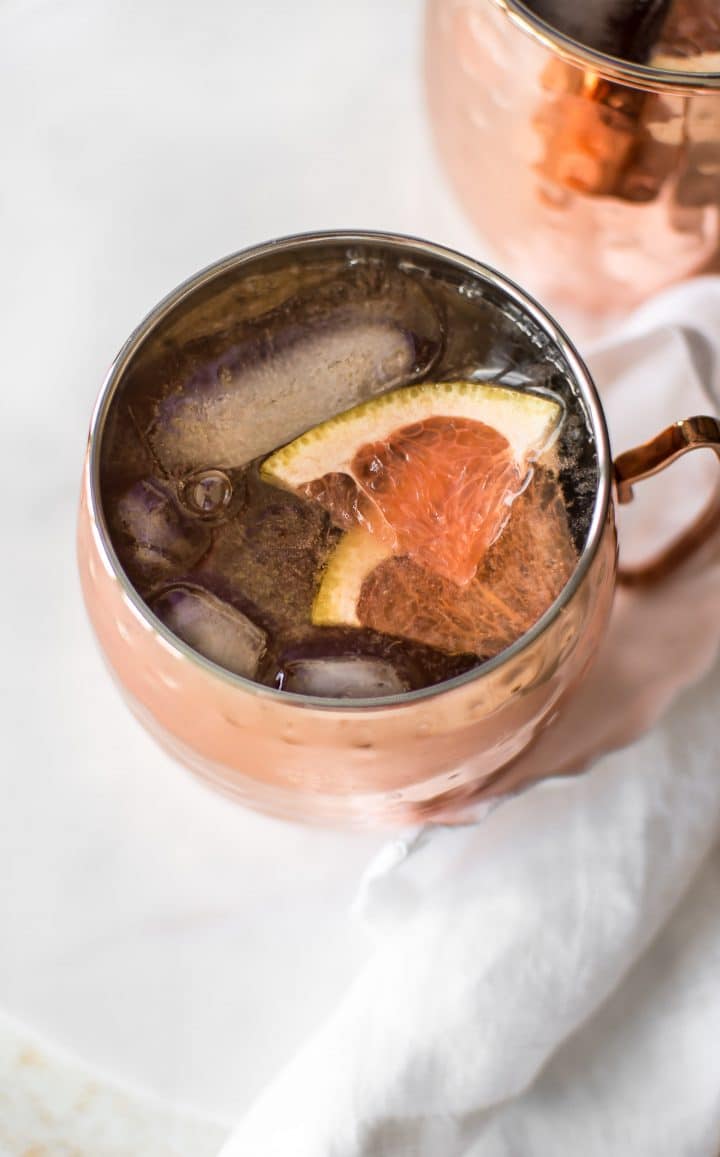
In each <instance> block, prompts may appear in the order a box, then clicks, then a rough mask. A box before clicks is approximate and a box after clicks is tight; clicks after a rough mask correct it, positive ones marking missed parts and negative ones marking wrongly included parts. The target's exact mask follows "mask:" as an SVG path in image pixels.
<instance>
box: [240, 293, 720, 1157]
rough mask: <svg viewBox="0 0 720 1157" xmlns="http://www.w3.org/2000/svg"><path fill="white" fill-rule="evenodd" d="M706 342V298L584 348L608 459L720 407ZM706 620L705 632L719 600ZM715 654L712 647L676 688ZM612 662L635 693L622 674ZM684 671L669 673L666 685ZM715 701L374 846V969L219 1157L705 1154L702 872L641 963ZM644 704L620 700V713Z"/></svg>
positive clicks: (367, 892) (698, 471)
mask: <svg viewBox="0 0 720 1157" xmlns="http://www.w3.org/2000/svg"><path fill="white" fill-rule="evenodd" d="M719 335H720V281H718V280H715V279H702V280H698V281H697V282H695V283H692V284H690V285H687V286H683V287H681V288H679V289H675V290H672V291H671V292H669V293H667V294H665V295H663V296H662V297H661V298H659V299H657V301H655V302H653V303H651V304H650V305H648V306H646V307H644V308H643V309H642V310H641V311H639V312H638V314H637V315H636V316H635V317H634V318H632V319H631V321H630V322H629V323H628V325H627V326H626V327H625V328H624V330H623V331H622V332H621V333H620V334H619V335H618V336H617V337H615V338H614V339H613V340H612V341H611V342H606V343H605V344H603V345H602V346H599V347H598V348H597V349H595V350H594V351H591V356H590V361H591V364H592V366H593V368H594V370H595V373H596V375H597V378H598V381H599V382H600V384H601V386H602V388H603V390H604V392H605V396H606V400H607V403H608V412H609V416H610V424H611V434H612V435H613V436H614V437H613V441H614V445H615V448H616V450H619V449H622V448H624V447H626V446H628V445H630V444H632V443H633V442H635V441H637V440H638V439H642V438H645V437H648V436H649V435H651V434H652V433H653V432H656V431H657V429H658V427H659V425H662V424H663V415H665V419H664V420H670V419H671V418H672V417H680V416H684V415H686V414H688V413H690V412H697V411H698V410H705V411H706V412H707V411H710V412H712V410H713V409H715V408H716V407H715V403H714V401H713V391H714V390H716V388H717V385H718V375H717V368H716V365H715V357H716V354H717V353H718V351H719V350H720V340H719ZM703 391H705V392H704V393H703ZM695 457H696V458H698V459H701V458H702V459H703V464H702V467H701V466H700V463H699V462H695V463H693V464H692V465H690V466H688V469H687V470H686V472H685V474H684V475H683V481H682V485H681V484H680V483H679V482H678V480H677V479H675V480H673V479H672V478H671V476H670V474H668V475H667V476H666V477H665V481H664V483H663V487H664V489H663V490H658V491H656V493H655V494H654V495H653V498H652V503H651V505H650V506H646V508H645V510H644V513H643V516H642V524H641V525H640V526H635V527H634V528H632V530H633V532H634V533H633V534H632V538H633V541H634V542H635V543H637V540H638V538H640V537H644V538H645V539H646V541H645V542H643V543H642V545H643V546H644V547H645V548H647V545H648V541H647V540H649V539H651V538H653V537H655V536H657V535H659V534H663V533H667V532H668V530H670V529H671V528H672V526H673V524H674V523H676V522H678V521H679V520H680V519H679V517H678V515H679V514H680V515H682V516H683V517H685V516H686V515H687V513H688V510H689V509H690V507H692V506H693V505H698V503H699V500H700V491H701V490H702V489H703V488H704V487H705V486H706V480H707V478H708V470H709V472H710V474H709V476H710V477H712V476H713V475H712V471H713V470H714V469H716V464H715V463H714V462H712V461H710V462H709V463H708V462H707V461H706V460H705V458H704V456H702V455H697V456H695ZM626 529H627V528H626ZM640 532H643V533H642V534H641V533H640ZM630 537H631V535H630V533H629V532H628V534H626V535H625V538H626V540H627V539H628V538H630ZM629 548H630V543H629V542H626V549H628V550H629ZM714 581H716V580H714ZM673 589H674V591H675V592H676V596H677V598H678V600H681V599H682V598H683V591H684V588H683V585H682V583H678V584H676V586H675V587H674V588H673ZM715 591H717V592H718V593H717V594H715V593H714V592H715ZM685 593H686V594H687V592H685ZM711 605H712V607H713V609H714V611H715V615H716V616H717V613H718V611H720V587H717V586H715V587H714V590H713V592H712V604H711ZM676 611H677V614H678V615H680V616H681V617H682V614H683V613H684V614H691V615H692V614H695V613H697V614H699V615H700V616H702V615H703V614H705V613H706V611H707V607H706V606H705V605H703V606H701V605H700V600H698V601H697V602H695V600H693V602H692V604H691V605H690V607H688V606H686V605H684V604H683V605H682V606H680V604H678V606H677V607H676ZM658 613H662V615H663V617H665V616H666V615H667V606H664V607H663V609H662V611H660V610H659V611H658ZM651 634H652V626H651V624H650V630H649V633H648V638H650V635H651ZM715 650H716V640H715V639H713V642H712V644H711V647H710V648H709V650H708V651H705V652H703V656H704V657H703V662H702V664H700V665H698V664H697V663H696V664H695V666H693V667H692V673H693V675H697V674H699V673H700V670H699V666H704V667H707V665H708V664H709V663H710V662H711V660H712V656H713V654H714V652H715ZM685 657H686V658H687V656H685ZM625 659H626V666H627V665H629V669H630V670H632V671H633V672H634V673H635V674H636V680H644V679H645V675H646V673H644V672H643V667H642V663H638V662H637V661H636V660H637V655H635V656H633V655H630V656H627V655H626V656H625ZM677 661H678V657H677V654H676V653H675V652H674V651H673V652H672V653H665V654H664V664H665V665H666V666H667V667H668V668H669V669H670V670H672V669H673V667H674V665H675V664H676V663H677ZM691 666H692V664H691ZM650 682H651V681H649V682H648V685H650ZM673 686H674V688H675V689H676V684H673ZM656 690H657V689H656ZM666 692H667V687H665V688H664V690H660V691H658V693H657V694H656V696H655V699H656V701H657V710H660V709H661V707H664V706H665V705H666V700H667V693H666ZM719 693H720V671H718V670H716V671H715V672H714V674H713V675H712V676H711V677H710V678H709V679H708V680H706V681H705V683H704V684H703V685H702V686H701V688H700V689H696V690H694V691H690V692H686V693H685V694H684V696H683V697H682V700H681V701H680V702H679V703H678V704H677V705H675V706H674V707H673V709H672V710H671V711H670V713H669V715H668V716H667V717H666V718H665V719H664V721H663V722H662V723H661V725H660V726H658V727H657V728H656V729H655V730H654V731H653V732H651V733H650V734H648V735H647V736H646V737H645V738H644V739H642V740H640V741H639V742H636V743H635V744H634V745H633V746H632V747H630V748H627V749H626V750H624V751H619V752H616V753H615V754H613V755H611V756H608V757H606V758H604V759H603V760H602V761H601V762H600V763H599V764H598V765H597V766H596V767H595V768H594V770H593V771H592V772H590V773H588V774H585V775H583V776H580V777H577V778H570V779H565V780H552V781H550V782H548V783H545V784H542V785H540V786H539V787H536V788H534V789H532V790H530V791H527V792H526V793H525V794H523V795H521V796H518V797H516V798H514V799H512V800H510V801H509V802H506V803H503V805H502V806H500V807H497V808H496V809H495V810H494V811H492V812H491V813H490V814H489V815H485V818H484V819H483V820H482V822H478V823H475V824H472V825H470V826H464V827H460V828H449V827H448V828H440V827H436V828H434V829H433V828H426V829H423V830H421V831H414V832H409V833H403V834H402V835H401V836H399V837H398V838H397V839H395V840H392V841H389V842H388V844H387V845H386V847H385V848H383V850H382V851H381V853H380V854H379V856H378V857H376V859H375V861H374V862H373V863H372V864H371V865H370V866H369V868H368V871H367V872H366V875H365V878H364V880H363V882H362V884H361V887H360V890H359V893H358V899H357V902H356V910H358V911H359V912H360V915H361V917H364V919H365V920H366V922H367V924H368V925H369V927H370V928H371V929H372V931H373V934H374V936H375V937H376V949H375V952H374V955H373V956H372V957H371V959H370V960H369V962H368V964H367V965H366V966H365V967H364V969H363V971H362V972H361V974H360V975H359V976H358V977H357V979H356V981H355V983H354V984H353V985H352V987H351V988H350V990H349V991H348V992H347V993H346V995H345V997H344V998H343V999H342V1001H341V1003H340V1004H339V1006H338V1008H337V1009H336V1011H335V1013H334V1014H333V1015H332V1016H331V1018H330V1019H329V1021H328V1022H327V1023H326V1024H325V1025H324V1027H323V1028H321V1030H320V1031H319V1032H318V1033H317V1035H316V1036H314V1038H313V1039H311V1040H310V1041H309V1042H308V1043H307V1045H306V1046H305V1047H304V1048H303V1049H302V1050H301V1051H300V1053H299V1054H298V1055H297V1056H296V1057H295V1059H294V1060H293V1061H292V1062H291V1063H290V1064H289V1065H288V1067H287V1068H286V1069H285V1070H284V1071H283V1072H281V1073H280V1075H279V1076H278V1077H277V1078H276V1079H275V1081H274V1082H273V1083H272V1084H271V1085H270V1086H269V1087H268V1088H267V1089H266V1090H265V1091H264V1093H263V1095H262V1096H261V1097H260V1098H259V1100H258V1101H257V1102H256V1104H255V1105H254V1106H253V1108H252V1109H251V1110H250V1112H249V1113H248V1114H247V1115H246V1116H245V1117H244V1119H243V1120H242V1121H241V1123H240V1124H239V1126H238V1128H237V1130H236V1132H235V1133H234V1135H233V1136H232V1137H231V1138H230V1140H229V1141H228V1142H227V1143H226V1145H225V1146H224V1147H223V1149H222V1152H221V1157H240V1155H241V1154H242V1155H243V1157H245V1155H246V1154H250V1153H253V1154H255V1153H258V1154H259V1153H262V1154H263V1157H276V1155H277V1157H280V1155H281V1154H282V1155H283V1157H285V1155H287V1154H290V1153H292V1154H293V1157H383V1155H387V1157H390V1155H392V1157H397V1155H399V1154H408V1155H410V1154H412V1157H456V1155H457V1157H461V1155H462V1157H475V1155H477V1157H480V1155H482V1157H537V1155H539V1154H542V1155H543V1157H545V1155H554V1154H558V1155H561V1157H564V1155H565V1154H570V1153H575V1152H577V1151H579V1150H580V1149H582V1151H583V1153H584V1154H585V1155H597V1157H615V1155H616V1154H617V1157H630V1155H632V1157H651V1155H652V1157H664V1155H667V1157H695V1155H698V1157H700V1155H707V1157H715V1154H716V1152H717V1146H718V1142H719V1141H720V1048H718V1045H717V1042H718V1040H720V984H719V983H718V979H717V978H718V976H719V975H720V971H719V970H718V964H719V963H720V896H719V895H718V882H719V881H720V860H719V859H718V857H717V856H715V857H714V858H713V859H712V860H711V861H709V862H708V865H707V867H706V868H705V869H704V874H703V876H702V879H701V881H700V883H699V884H698V886H697V887H696V888H695V889H694V890H693V892H692V895H691V897H690V898H689V900H688V902H687V904H686V905H685V907H684V908H683V907H681V909H680V912H679V914H678V916H677V917H676V919H675V921H673V922H672V923H671V924H670V925H669V926H668V928H667V930H666V932H665V934H664V936H662V937H661V938H660V939H659V940H657V942H656V943H655V944H654V945H653V947H652V948H651V949H650V950H649V951H647V950H648V946H649V945H650V944H651V942H652V941H653V938H655V937H656V936H657V934H658V932H659V930H660V929H661V927H662V926H663V925H664V924H665V922H666V921H667V920H668V917H669V916H670V914H671V912H672V910H673V908H674V907H675V905H676V904H677V902H678V900H679V899H680V898H681V897H682V895H683V893H684V892H685V891H686V889H687V888H688V886H689V885H690V883H691V881H692V879H693V877H694V876H695V875H696V873H697V871H698V868H699V866H700V865H701V863H702V862H703V860H704V859H705V858H706V857H707V856H708V853H709V852H710V850H711V849H712V847H713V845H714V843H715V841H716V839H717V837H718V833H719V831H720V731H719V728H718V719H717V710H716V703H717V701H718V694H719ZM643 694H644V687H637V686H635V685H634V684H633V683H632V682H630V692H629V695H628V699H629V702H628V707H629V709H632V707H633V703H632V702H630V701H631V700H632V699H633V695H634V696H635V699H637V700H638V701H641V700H643ZM645 698H647V695H645ZM645 708H646V709H647V704H645ZM596 712H597V715H598V718H599V719H600V720H602V718H603V712H604V699H603V696H602V694H598V697H597V705H596ZM651 716H652V710H649V713H648V711H647V710H646V715H645V716H644V718H645V719H649V718H650V717H651ZM612 725H613V721H612V720H608V727H609V728H610V730H612ZM554 769H555V768H554V766H553V765H548V766H547V768H546V771H547V773H548V774H551V773H552V772H553V770H554ZM643 954H645V956H644V957H643ZM641 957H642V958H643V959H641ZM239 1047H241V1046H240V1045H239Z"/></svg>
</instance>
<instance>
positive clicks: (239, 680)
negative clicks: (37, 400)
mask: <svg viewBox="0 0 720 1157" xmlns="http://www.w3.org/2000/svg"><path fill="white" fill-rule="evenodd" d="M329 243H331V244H333V243H335V244H337V245H338V246H348V247H352V246H358V245H360V246H361V245H363V244H371V245H375V246H377V245H382V246H385V247H390V248H393V247H394V248H396V249H400V250H402V251H404V252H405V253H407V254H408V255H409V254H410V253H412V252H414V253H416V254H419V255H421V256H422V255H424V256H427V257H433V258H435V259H439V260H441V261H443V262H446V263H447V262H449V263H450V264H452V265H453V266H455V267H456V268H459V269H462V270H464V271H465V272H466V273H468V274H470V275H472V276H473V277H480V278H481V279H482V280H484V281H485V282H486V283H487V282H489V283H490V284H491V285H493V286H494V287H495V288H497V289H499V290H501V291H502V293H503V294H504V295H506V296H507V298H509V299H510V301H512V302H513V303H514V304H516V305H519V306H520V307H521V308H522V309H523V310H524V311H526V312H527V313H528V314H529V315H530V316H531V317H532V318H533V320H534V321H535V322H536V323H537V324H538V325H539V326H540V328H541V329H542V331H543V332H544V334H545V335H546V336H547V337H549V338H550V340H551V341H552V342H553V343H554V345H555V347H556V349H557V350H558V351H559V352H560V353H561V355H562V356H563V357H564V359H565V360H566V362H567V364H568V367H569V369H570V373H571V375H572V377H573V380H574V382H575V384H576V386H577V389H578V390H579V392H580V396H581V398H582V401H583V403H584V404H585V406H586V409H587V413H588V417H589V421H590V426H591V433H592V436H593V437H594V440H595V447H596V452H597V461H598V480H597V488H596V492H595V504H594V508H593V514H592V519H591V522H590V527H589V531H588V535H587V539H586V542H585V545H584V547H583V549H582V552H581V554H580V556H579V558H578V561H577V565H576V566H575V569H574V570H573V573H572V574H571V576H570V578H569V579H568V581H567V583H566V584H565V586H564V587H563V589H562V591H561V592H560V594H559V595H558V597H557V598H556V599H555V601H554V602H553V603H552V604H551V605H550V607H548V609H547V610H546V611H545V613H544V614H543V615H541V617H540V618H539V619H538V621H537V622H536V623H535V624H534V625H533V626H532V627H531V628H530V630H528V631H526V632H525V633H524V634H523V635H521V636H520V637H519V638H518V639H516V640H515V642H514V643H512V644H511V645H510V646H509V647H507V648H506V649H505V650H504V651H501V652H500V653H499V654H498V655H495V656H494V657H493V658H491V659H487V660H486V661H485V662H484V663H479V664H478V665H477V666H476V667H473V668H472V670H470V671H467V672H465V673H464V674H462V675H457V676H455V677H454V678H452V679H447V680H445V681H443V682H442V683H437V684H434V685H432V686H430V687H423V688H420V689H419V690H415V691H406V692H403V693H402V694H399V695H388V696H384V697H382V698H377V699H353V700H351V701H349V700H347V699H331V698H321V697H319V696H315V695H302V694H296V693H293V694H292V695H290V694H288V693H287V692H285V691H279V690H277V689H275V688H273V687H267V686H265V685H264V684H260V683H255V682H253V681H252V680H251V679H246V678H245V677H243V676H242V675H236V674H234V673H233V672H231V671H228V670H227V669H226V668H224V667H220V666H219V665H218V664H216V663H213V662H212V660H210V659H206V658H205V657H204V656H203V655H200V654H199V653H198V652H197V651H195V650H193V649H192V648H191V647H189V646H188V645H187V644H186V643H184V642H183V641H182V640H181V639H179V638H178V637H177V636H176V635H174V634H173V633H172V632H171V631H170V630H169V629H168V628H167V627H166V626H165V624H164V623H163V622H161V620H160V619H159V618H158V617H157V616H156V615H155V614H153V612H152V611H151V610H150V608H149V607H148V605H147V604H146V603H145V602H144V601H143V599H142V598H141V597H140V595H139V594H138V592H137V591H136V590H135V588H134V587H133V585H132V583H131V582H130V580H129V578H128V576H127V575H126V573H125V571H124V569H123V567H122V565H121V563H120V560H119V558H118V556H117V554H116V552H115V549H114V547H113V545H112V541H111V539H110V534H109V531H108V526H107V522H106V519H105V515H104V512H103V508H102V502H101V500H100V446H101V443H102V436H103V431H104V425H105V420H106V417H107V414H108V410H109V407H110V404H111V402H112V399H113V397H114V396H115V392H116V390H117V389H118V388H119V387H120V385H121V383H122V380H123V377H124V374H125V372H126V370H127V368H128V367H129V365H130V363H131V361H132V359H133V357H134V356H135V354H136V353H137V352H138V351H139V349H140V347H141V346H142V344H143V343H144V341H145V340H146V339H147V338H148V337H149V336H150V334H151V333H152V332H153V330H154V329H155V328H156V326H158V325H159V324H160V322H161V321H163V320H164V319H165V318H166V317H167V316H168V314H169V313H170V312H171V311H172V310H173V309H175V308H176V307H177V306H178V305H179V304H180V303H181V302H183V301H186V300H187V299H188V298H190V297H191V296H192V295H193V294H194V293H195V292H196V291H197V290H199V289H201V288H202V287H204V286H206V285H208V284H209V283H210V282H212V281H213V280H214V279H215V278H217V277H220V276H222V275H224V274H227V273H229V272H231V271H233V270H235V269H240V268H241V267H242V266H243V265H245V264H248V263H250V262H253V261H256V260H258V259H261V258H263V257H265V256H267V255H269V254H273V253H277V252H278V251H281V250H288V251H290V250H293V249H296V250H302V249H307V248H311V247H312V246H314V245H323V244H325V245H327V244H329ZM87 470H88V482H89V486H88V501H89V506H90V512H91V515H92V518H91V522H92V533H93V535H94V538H95V541H96V545H97V548H98V551H99V553H100V557H101V558H102V560H103V564H104V565H105V567H106V568H107V569H108V570H109V571H110V573H111V574H112V575H113V576H114V577H115V579H116V580H117V581H118V582H119V583H120V585H121V587H122V589H123V593H124V595H125V597H126V598H127V599H128V601H129V603H130V605H131V606H132V608H133V611H134V613H135V614H136V615H137V617H138V618H139V619H140V620H141V622H142V623H143V624H144V625H145V626H146V627H148V628H150V629H152V630H153V631H154V632H156V634H157V635H158V636H159V637H160V638H161V639H162V640H163V642H164V643H165V645H166V646H167V647H168V648H169V649H170V650H172V651H175V652H177V653H179V654H180V655H182V656H183V657H184V658H185V659H187V660H189V661H190V662H192V663H194V664H196V665H198V666H199V667H201V668H203V669H205V670H206V671H207V672H208V673H209V674H211V675H213V676H214V677H215V678H221V679H223V680H224V681H225V682H227V683H229V684H231V685H233V686H235V687H237V688H238V689H239V690H242V691H244V692H249V693H251V694H253V695H259V696H261V697H271V698H272V699H276V700H277V699H280V700H282V701H283V703H284V704H285V706H287V707H288V708H297V709H298V710H302V709H307V708H312V709H314V710H317V709H319V710H321V711H326V712H340V711H344V712H348V711H349V712H351V713H352V714H355V713H357V712H358V711H363V710H364V711H375V712H379V711H385V710H388V709H392V708H401V707H403V706H404V705H406V704H410V703H414V702H417V701H418V700H424V699H430V698H434V697H435V696H438V695H444V694H446V693H447V692H449V691H451V690H453V689H454V688H456V687H460V686H463V685H465V684H466V683H471V682H474V681H475V680H478V679H481V678H483V677H484V676H486V675H488V674H489V673H490V672H491V671H494V670H496V669H497V668H498V667H500V666H502V665H503V664H504V663H506V662H508V661H509V660H511V659H512V658H513V657H514V656H516V655H518V654H519V653H520V652H521V651H523V650H525V649H526V648H528V647H530V646H531V644H532V643H534V641H535V640H536V639H537V638H538V637H539V636H540V635H542V634H543V633H544V632H545V631H546V630H547V629H548V628H549V627H550V625H551V624H552V623H553V622H554V621H555V620H556V619H557V617H558V616H559V615H560V614H561V613H562V611H563V609H564V608H565V607H566V606H567V604H568V603H570V602H571V600H572V599H573V597H574V595H575V592H576V591H577V589H578V587H579V586H580V585H581V583H582V582H583V579H584V578H585V575H586V574H587V572H588V570H589V568H590V566H591V564H592V562H593V559H594V558H595V555H596V553H597V550H598V548H599V546H600V543H601V541H602V538H603V532H604V528H605V523H606V520H607V517H608V512H609V509H610V504H611V499H612V484H613V478H614V468H613V462H612V458H611V452H610V441H609V436H608V431H607V425H606V421H605V414H604V410H603V407H602V403H601V401H600V397H599V395H598V392H597V389H596V387H595V384H594V382H593V379H592V377H591V375H590V372H589V370H588V368H587V366H586V365H585V363H584V361H583V359H582V358H581V357H580V354H579V353H578V352H577V350H576V349H575V346H574V345H573V343H572V342H571V340H570V338H569V337H568V336H567V334H566V333H565V331H564V330H563V329H562V328H561V327H560V326H559V325H558V323H557V322H556V321H555V320H554V318H553V317H552V316H551V315H550V314H549V313H548V312H547V310H546V309H545V308H544V307H543V306H542V305H540V304H539V303H538V302H537V301H535V299H534V298H533V297H532V296H531V295H530V294H528V293H527V292H526V291H525V290H523V289H521V288H520V286H518V285H517V284H516V283H515V282H514V281H512V280H511V279H510V278H508V277H506V276H505V275H504V274H502V273H499V272H498V271H497V270H495V269H493V268H492V267H491V266H488V265H485V264H484V263H483V262H480V261H476V260H475V259H474V258H471V257H467V256H465V255H463V254H461V253H458V252H456V251H454V250H452V249H449V248H447V247H445V246H442V245H437V244H435V243H433V242H430V241H424V240H422V239H420V238H417V237H413V236H409V235H405V234H400V233H386V232H382V231H373V230H352V231H346V230H327V231H322V232H313V233H297V234H291V235H289V236H286V237H282V238H278V239H277V240H274V241H269V242H265V243H263V244H261V245H255V246H251V247H250V248H247V249H242V250H239V251H238V252H236V253H233V254H231V255H230V256H228V257H225V258H223V259H221V260H220V261H216V262H214V263H212V264H211V265H208V266H206V267H205V268H204V269H202V270H200V272H198V273H196V274H194V275H193V276H191V277H190V278H188V279H187V280H186V281H183V282H182V283H181V284H180V285H179V286H178V287H177V288H176V289H174V290H172V291H171V292H170V293H169V294H168V295H167V296H166V297H164V298H163V299H162V300H161V301H160V302H159V303H158V305H156V306H155V307H154V309H152V310H151V311H150V312H149V313H148V314H147V315H146V316H145V317H144V319H143V320H142V321H141V322H140V324H139V325H138V326H137V327H136V328H135V329H134V330H133V332H132V333H131V335H130V337H129V338H128V339H127V340H126V342H125V343H124V345H123V346H122V348H121V349H120V351H119V353H118V354H117V356H116V358H115V360H114V361H113V362H112V364H111V366H110V369H109V371H108V373H107V375H106V377H105V380H104V382H103V385H102V388H101V390H100V394H99V396H98V399H97V402H96V404H95V408H94V411H93V414H92V418H91V422H90V432H89V436H88V456H87Z"/></svg>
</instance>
